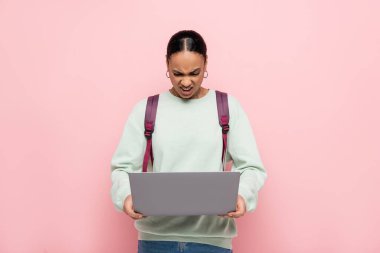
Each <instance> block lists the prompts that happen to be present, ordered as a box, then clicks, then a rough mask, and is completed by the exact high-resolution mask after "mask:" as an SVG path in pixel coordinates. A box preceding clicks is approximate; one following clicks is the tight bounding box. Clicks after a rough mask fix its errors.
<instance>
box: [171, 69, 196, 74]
mask: <svg viewBox="0 0 380 253" xmlns="http://www.w3.org/2000/svg"><path fill="white" fill-rule="evenodd" d="M200 69H201V68H196V69H193V70H192V71H190V72H189V73H193V72H195V71H197V70H200ZM173 71H175V72H178V73H181V74H182V72H181V71H179V70H176V69H173Z"/></svg>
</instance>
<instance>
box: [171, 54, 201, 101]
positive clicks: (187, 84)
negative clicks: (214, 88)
mask: <svg viewBox="0 0 380 253" xmlns="http://www.w3.org/2000/svg"><path fill="white" fill-rule="evenodd" d="M166 64H167V68H168V71H169V76H170V81H171V82H172V85H173V89H172V91H173V92H174V93H175V94H176V95H177V96H179V97H181V98H185V99H189V98H198V97H200V94H202V93H203V92H202V88H201V84H202V81H203V75H204V72H205V71H206V66H207V61H206V62H204V57H203V55H201V54H199V53H197V52H191V51H186V50H185V51H181V52H177V53H174V54H172V55H171V56H170V59H169V63H168V62H167V63H166Z"/></svg>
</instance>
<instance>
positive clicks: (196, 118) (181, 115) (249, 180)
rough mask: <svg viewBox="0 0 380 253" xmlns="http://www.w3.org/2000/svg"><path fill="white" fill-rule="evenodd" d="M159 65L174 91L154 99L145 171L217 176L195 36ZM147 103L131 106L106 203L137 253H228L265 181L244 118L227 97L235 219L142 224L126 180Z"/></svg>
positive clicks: (156, 219)
mask: <svg viewBox="0 0 380 253" xmlns="http://www.w3.org/2000/svg"><path fill="white" fill-rule="evenodd" d="M166 65H167V72H166V76H167V77H168V78H170V81H171V84H172V86H173V87H171V88H170V89H169V90H168V91H166V92H163V93H160V94H159V95H160V96H159V102H158V107H157V114H156V122H155V130H154V133H153V135H152V143H153V155H154V162H153V164H151V163H149V166H148V170H150V171H162V172H171V171H191V170H195V169H197V168H198V169H199V168H202V170H204V171H219V170H222V169H223V162H222V159H221V154H222V147H223V141H222V132H221V127H220V125H219V119H218V112H217V103H216V93H215V90H213V89H207V88H205V87H202V81H203V78H206V77H207V76H204V74H205V72H206V73H207V70H206V67H207V48H206V44H205V42H204V40H203V38H202V36H201V35H200V34H199V33H197V32H195V31H192V30H183V31H179V32H177V33H176V34H174V35H173V36H172V37H171V38H170V40H169V43H168V45H167V54H166ZM146 103H147V98H144V99H141V100H140V101H139V102H138V103H136V104H135V106H134V108H133V109H132V112H131V113H130V115H129V117H128V120H127V122H126V124H125V126H124V131H123V134H122V137H121V140H120V142H119V145H118V147H117V149H116V151H115V153H114V155H113V157H112V161H111V178H112V189H111V196H112V201H113V203H114V205H115V207H116V209H117V210H118V211H120V212H121V211H124V212H125V213H126V214H127V215H128V216H130V217H131V218H132V219H134V220H135V223H134V224H135V227H136V229H137V230H138V253H154V252H165V253H173V252H187V253H207V252H215V253H222V252H223V253H224V252H230V253H231V252H232V238H233V237H236V236H237V229H236V224H235V220H234V218H239V217H241V216H243V215H244V214H245V213H246V212H253V211H254V210H255V208H256V206H257V200H258V191H259V190H260V188H261V187H262V186H263V184H264V182H265V180H266V178H267V174H266V170H265V169H264V166H263V163H262V161H261V158H260V155H259V152H258V149H257V146H256V141H255V137H254V134H253V131H252V128H251V126H250V123H249V120H248V118H247V115H246V113H245V112H244V110H243V108H242V107H241V105H240V103H239V102H238V100H237V99H236V98H235V97H233V96H231V95H228V106H229V115H230V122H229V127H230V129H229V132H228V139H227V140H228V141H227V152H226V156H225V159H226V160H225V161H227V162H228V161H230V160H233V164H232V168H231V170H232V171H239V172H241V175H240V183H239V192H238V198H237V205H236V211H234V212H230V213H228V214H225V215H215V216H213V215H199V216H143V214H140V213H137V212H134V210H133V200H132V196H131V191H130V185H129V179H128V175H127V173H126V172H141V171H142V164H143V157H144V153H145V147H146V139H145V136H144V117H145V108H146Z"/></svg>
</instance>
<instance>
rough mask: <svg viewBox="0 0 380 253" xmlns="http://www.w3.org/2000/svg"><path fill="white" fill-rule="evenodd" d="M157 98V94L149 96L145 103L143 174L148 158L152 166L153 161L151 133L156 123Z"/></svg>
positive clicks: (145, 170) (146, 167)
mask: <svg viewBox="0 0 380 253" xmlns="http://www.w3.org/2000/svg"><path fill="white" fill-rule="evenodd" d="M158 98H159V94H156V95H153V96H149V97H148V100H147V103H146V109H145V122H144V126H145V132H144V135H145V137H146V139H147V142H146V148H145V155H144V162H143V169H142V171H143V172H147V169H148V161H149V156H150V157H151V161H152V164H153V160H154V157H153V149H152V133H153V132H154V123H155V121H156V112H157V105H158Z"/></svg>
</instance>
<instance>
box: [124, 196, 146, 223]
mask: <svg viewBox="0 0 380 253" xmlns="http://www.w3.org/2000/svg"><path fill="white" fill-rule="evenodd" d="M123 210H124V212H125V213H126V214H128V215H129V217H131V218H132V219H134V220H139V219H143V218H146V216H143V215H142V214H141V213H138V212H135V211H134V210H133V200H132V195H128V197H127V198H126V199H125V201H124V206H123Z"/></svg>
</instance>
